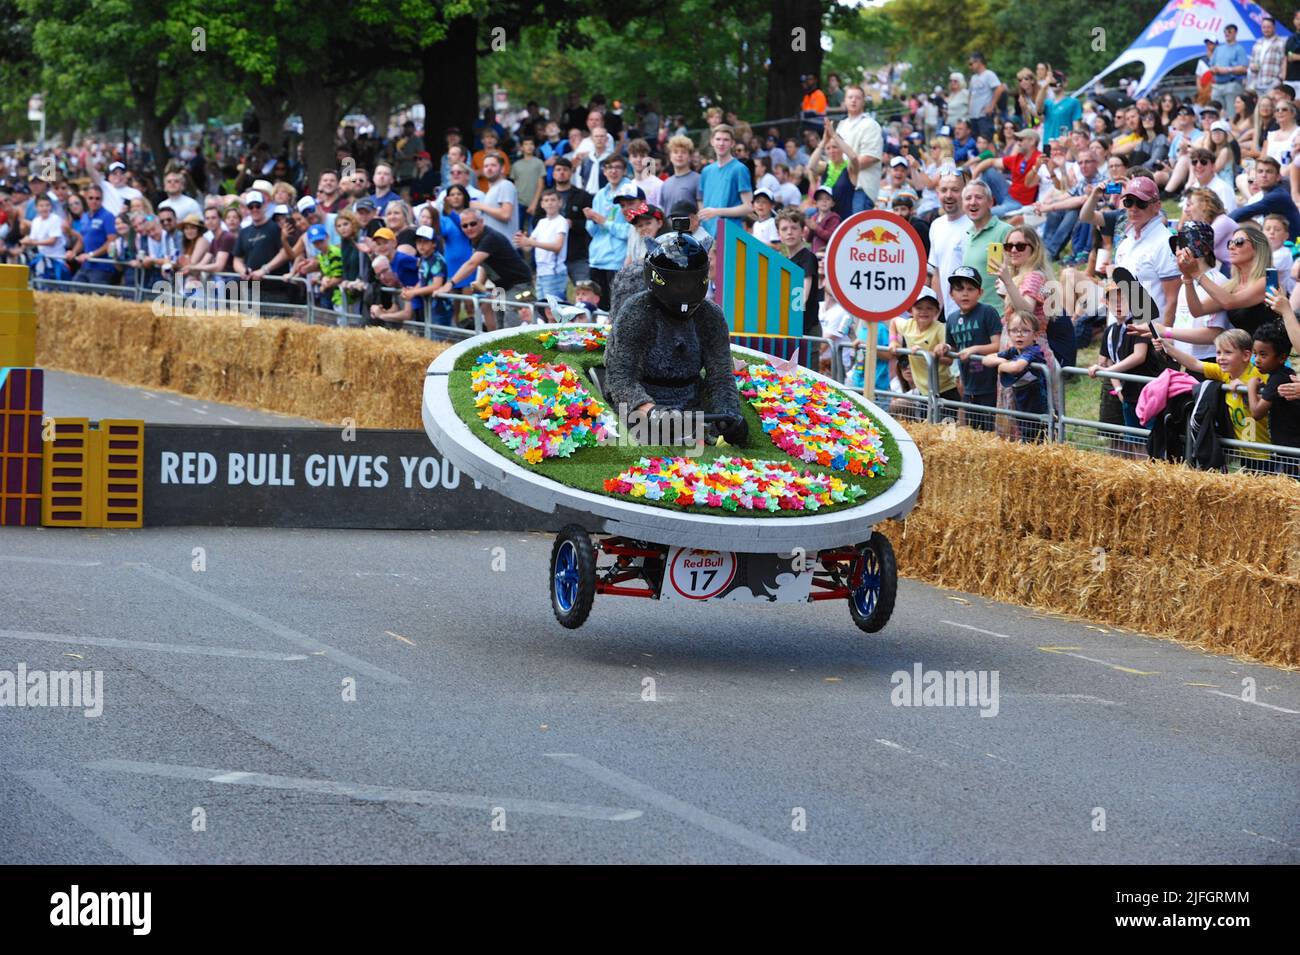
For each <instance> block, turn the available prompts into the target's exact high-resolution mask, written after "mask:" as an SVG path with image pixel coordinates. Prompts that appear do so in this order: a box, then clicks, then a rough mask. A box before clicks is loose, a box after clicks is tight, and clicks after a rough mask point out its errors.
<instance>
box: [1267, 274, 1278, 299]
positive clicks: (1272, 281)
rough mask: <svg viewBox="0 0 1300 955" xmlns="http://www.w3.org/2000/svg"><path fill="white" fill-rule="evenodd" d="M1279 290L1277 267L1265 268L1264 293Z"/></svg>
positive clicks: (1269, 293) (1268, 293) (1270, 293)
mask: <svg viewBox="0 0 1300 955" xmlns="http://www.w3.org/2000/svg"><path fill="white" fill-rule="evenodd" d="M1276 291H1277V269H1265V270H1264V294H1265V295H1272V294H1273V293H1274V292H1276Z"/></svg>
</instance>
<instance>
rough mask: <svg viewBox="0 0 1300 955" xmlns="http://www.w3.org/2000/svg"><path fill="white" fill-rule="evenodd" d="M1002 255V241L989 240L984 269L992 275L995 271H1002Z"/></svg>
mask: <svg viewBox="0 0 1300 955" xmlns="http://www.w3.org/2000/svg"><path fill="white" fill-rule="evenodd" d="M1002 257H1003V250H1002V243H1001V242H990V243H989V252H988V262H987V268H986V271H987V272H988V273H989V274H990V275H992V274H993V273H995V272H1001V271H1002Z"/></svg>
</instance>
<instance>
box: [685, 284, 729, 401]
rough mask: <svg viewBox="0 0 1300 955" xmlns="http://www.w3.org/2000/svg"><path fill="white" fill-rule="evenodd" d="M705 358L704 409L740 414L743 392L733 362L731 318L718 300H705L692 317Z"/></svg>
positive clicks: (702, 354) (702, 355) (701, 352)
mask: <svg viewBox="0 0 1300 955" xmlns="http://www.w3.org/2000/svg"><path fill="white" fill-rule="evenodd" d="M691 320H692V321H693V322H695V328H696V333H697V334H698V335H699V337H700V357H701V358H703V359H704V394H703V399H704V402H703V403H704V408H705V410H706V411H711V412H713V413H715V414H722V413H731V414H735V415H739V414H740V391H739V389H738V388H737V387H736V377H735V371H734V369H733V368H732V365H731V337H730V335H729V334H728V330H727V320H726V318H725V317H724V316H723V314H722V309H720V308H719V307H718V306H717V305H716V304H715V303H713V302H710V301H708V300H705V301H703V302H701V303H700V307H699V308H697V309H696V310H695V314H694V315H692V316H691Z"/></svg>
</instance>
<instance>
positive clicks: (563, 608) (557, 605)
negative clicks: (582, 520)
mask: <svg viewBox="0 0 1300 955" xmlns="http://www.w3.org/2000/svg"><path fill="white" fill-rule="evenodd" d="M595 597H596V549H595V547H593V546H592V543H591V536H590V535H589V534H588V533H587V532H586V531H585V530H583V529H582V528H581V527H579V526H578V525H577V524H569V525H568V526H567V527H565V528H564V530H562V531H560V533H559V534H558V535H557V536H556V538H555V545H554V546H553V547H552V548H551V610H552V611H553V612H554V613H555V619H556V620H558V621H559V622H560V626H562V627H568V628H569V629H570V630H576V629H577V628H578V627H581V626H582V625H583V624H584V623H585V622H586V620H587V615H588V614H590V613H591V603H592V601H593V600H594V599H595Z"/></svg>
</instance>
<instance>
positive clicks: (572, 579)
mask: <svg viewBox="0 0 1300 955" xmlns="http://www.w3.org/2000/svg"><path fill="white" fill-rule="evenodd" d="M554 589H555V603H556V606H558V607H559V608H560V610H561V611H562V612H563V613H568V612H569V611H570V610H572V609H573V605H574V604H575V603H577V602H578V551H577V548H575V547H574V546H573V541H565V542H564V543H563V544H561V545H560V549H559V551H558V552H557V553H556V555H555V582H554Z"/></svg>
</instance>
